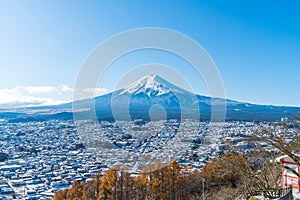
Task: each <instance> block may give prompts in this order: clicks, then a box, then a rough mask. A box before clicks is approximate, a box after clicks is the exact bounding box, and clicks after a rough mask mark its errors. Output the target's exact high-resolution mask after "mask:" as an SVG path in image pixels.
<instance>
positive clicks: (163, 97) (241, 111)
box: [0, 75, 300, 121]
mask: <svg viewBox="0 0 300 200" xmlns="http://www.w3.org/2000/svg"><path fill="white" fill-rule="evenodd" d="M72 105H73V106H72ZM213 107H214V109H215V111H216V112H218V109H222V108H226V120H247V121H278V120H280V119H281V118H283V117H288V118H292V117H294V116H297V115H299V114H300V108H299V107H286V106H272V105H257V104H250V103H244V102H238V101H234V100H229V99H222V98H212V97H208V96H202V95H198V94H194V93H192V92H190V91H187V90H185V89H183V88H181V87H179V86H176V85H175V84H173V83H170V82H168V81H167V80H165V79H163V78H161V77H160V76H157V75H148V76H145V77H142V78H141V79H139V80H137V81H135V82H133V83H131V84H129V85H127V86H125V87H124V88H121V89H119V90H116V91H114V92H112V93H109V94H106V95H102V96H97V97H95V98H93V99H84V100H79V101H75V102H73V103H67V104H61V105H56V106H43V107H31V108H23V109H18V110H17V112H16V113H14V114H12V113H0V118H7V119H9V120H11V121H24V120H25V121H28V120H47V119H72V118H73V114H76V116H77V117H79V118H82V119H87V118H95V117H96V118H97V119H98V120H109V121H113V120H132V119H145V120H149V119H152V118H154V119H182V118H198V119H200V120H210V119H211V113H212V112H211V111H212V108H213ZM72 108H75V109H73V110H72ZM32 113H34V114H32ZM93 113H96V116H95V115H94V114H93ZM182 113H184V116H183V115H182ZM199 116H200V118H199Z"/></svg>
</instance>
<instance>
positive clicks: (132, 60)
mask: <svg viewBox="0 0 300 200" xmlns="http://www.w3.org/2000/svg"><path fill="white" fill-rule="evenodd" d="M299 10H300V2H299V1H296V0H295V1H288V0H287V1H279V0H278V1H274V0H264V1H261V0H251V1H250V0H249V1H247V0H244V1H240V0H223V1H222V0H220V1H211V0H207V1H204V0H195V1H176V0H169V1H168V0H166V1H161V0H152V1H140V0H136V1H135V0H134V1H133V0H128V1H121V0H120V1H114V0H112V1H93V0H85V1H84V0H78V1H67V0H64V1H61V0H51V1H50V0H49V1H39V0H36V1H34V0H32V1H14V0H0V27H1V28H0V45H1V48H0V79H1V82H0V106H1V105H2V107H5V106H7V105H25V104H31V103H33V104H52V103H58V102H63V101H68V100H70V98H71V96H72V88H73V87H74V83H75V80H76V76H77V73H78V71H79V69H80V66H81V64H82V63H83V61H84V60H85V58H86V57H87V56H88V55H89V53H90V52H91V51H92V50H93V49H94V48H95V47H96V46H97V45H98V44H99V43H101V42H102V41H103V40H105V39H107V38H108V37H110V36H112V35H114V34H117V33H119V32H122V31H126V30H128V29H133V28H141V27H163V28H170V29H174V30H176V31H179V32H182V33H184V34H186V35H188V36H190V37H191V38H193V39H195V40H196V41H197V42H198V43H199V44H201V45H202V46H203V47H204V48H205V49H206V51H207V52H208V53H209V54H210V56H211V57H212V59H213V60H214V62H215V63H216V65H217V67H218V68H219V71H220V73H221V75H222V78H223V81H224V86H225V89H226V96H227V97H228V98H231V99H235V100H239V101H246V102H251V103H259V104H274V105H295V106H300V87H299V86H300V84H299V80H300V78H299V74H300V59H299V58H300V20H299V19H300V12H299ZM149 62H156V63H162V64H166V65H169V66H171V67H174V69H175V70H177V71H178V72H180V73H182V74H183V76H185V78H186V79H187V80H189V82H190V84H191V85H192V87H193V88H194V90H195V91H196V92H198V93H200V94H207V90H206V88H205V86H203V83H199V77H196V76H194V74H193V72H192V70H189V69H187V67H185V66H184V63H183V62H182V61H180V60H178V59H177V58H175V56H171V55H166V54H164V53H159V52H155V53H153V52H150V51H142V52H138V53H135V54H134V55H128V57H124V58H123V60H122V59H120V60H119V61H118V62H116V63H114V65H113V66H112V67H111V68H110V69H109V70H108V71H107V73H106V74H105V76H104V77H103V80H102V81H101V82H100V85H99V89H98V92H99V94H101V93H103V92H107V91H111V90H113V89H114V87H115V86H116V84H117V81H118V80H119V79H120V78H121V77H122V76H123V75H124V73H126V71H128V70H130V69H131V68H133V67H135V66H136V65H139V64H143V63H149ZM112 77H113V78H112ZM200 82H201V81H200Z"/></svg>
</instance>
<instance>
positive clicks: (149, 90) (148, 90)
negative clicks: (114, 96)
mask: <svg viewBox="0 0 300 200" xmlns="http://www.w3.org/2000/svg"><path fill="white" fill-rule="evenodd" d="M170 92H179V93H184V92H185V91H183V89H181V88H179V87H177V86H175V85H173V84H172V83H170V82H168V81H166V80H165V79H163V78H161V77H160V76H158V75H148V76H144V77H142V78H141V79H139V80H137V81H135V82H133V83H131V84H129V85H128V86H126V87H124V88H123V89H122V92H121V93H120V94H124V93H130V94H139V93H144V94H147V95H148V96H149V97H153V96H160V95H164V94H168V93H170Z"/></svg>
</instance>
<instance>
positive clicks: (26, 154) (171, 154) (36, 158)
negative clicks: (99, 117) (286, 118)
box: [0, 120, 295, 199]
mask: <svg viewBox="0 0 300 200" xmlns="http://www.w3.org/2000/svg"><path fill="white" fill-rule="evenodd" d="M270 126H273V124H270V123H253V122H223V123H207V122H199V121H195V120H182V121H177V120H168V121H151V122H144V121H139V120H137V121H132V122H127V121H120V122H106V121H103V122H95V121H80V122H77V123H74V121H72V120H68V121H63V120H50V121H43V122H20V123H8V122H6V121H1V122H0V153H2V154H5V155H7V156H8V158H7V159H4V160H5V161H3V162H0V199H51V198H52V197H53V195H54V194H55V193H56V192H57V191H58V190H60V189H64V188H69V187H70V186H71V185H72V183H73V181H74V180H77V181H79V182H81V181H89V180H91V178H92V177H93V175H95V174H96V173H98V172H99V171H100V170H102V171H106V170H108V168H109V167H111V166H115V165H119V166H120V165H123V166H124V165H125V166H126V167H127V169H128V170H130V171H132V172H137V171H139V170H141V169H142V168H143V167H145V165H147V164H149V163H153V162H155V161H160V162H168V161H170V160H172V159H176V160H177V161H178V162H179V163H181V164H183V165H189V166H191V169H192V170H193V169H199V168H202V167H203V166H204V165H205V164H206V163H207V162H209V161H210V160H211V159H214V158H215V157H217V156H219V155H220V154H224V153H226V152H230V149H231V148H232V147H234V148H237V149H239V151H241V152H247V151H251V150H253V148H255V145H254V144H251V143H249V142H248V141H246V140H247V137H248V136H249V135H251V134H252V133H254V132H256V131H259V130H262V129H264V128H268V127H270ZM274 127H275V126H274ZM276 131H278V133H280V132H281V131H282V130H280V129H276ZM291 135H292V130H291ZM261 145H262V146H263V145H266V144H263V143H262V144H261ZM266 146H267V145H266ZM0 159H1V158H0ZM286 177H288V176H286ZM293 184H295V183H294V182H293Z"/></svg>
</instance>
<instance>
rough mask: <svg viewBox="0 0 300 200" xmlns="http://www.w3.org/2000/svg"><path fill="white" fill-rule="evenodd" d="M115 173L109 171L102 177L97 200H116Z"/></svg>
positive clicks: (111, 170)
mask: <svg viewBox="0 0 300 200" xmlns="http://www.w3.org/2000/svg"><path fill="white" fill-rule="evenodd" d="M117 178H118V176H117V171H116V170H115V169H109V170H108V171H107V172H106V174H105V175H104V176H103V177H102V182H101V184H100V186H99V195H98V200H101V199H107V200H113V199H116V194H117V187H116V186H117Z"/></svg>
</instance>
